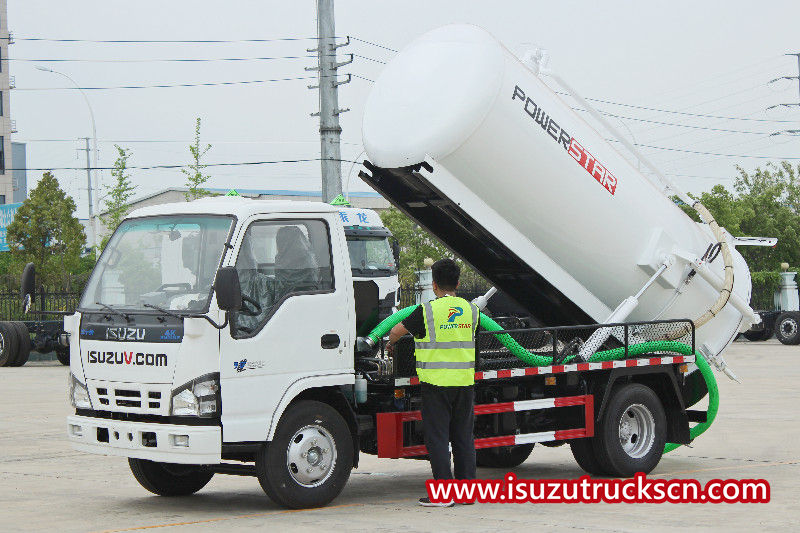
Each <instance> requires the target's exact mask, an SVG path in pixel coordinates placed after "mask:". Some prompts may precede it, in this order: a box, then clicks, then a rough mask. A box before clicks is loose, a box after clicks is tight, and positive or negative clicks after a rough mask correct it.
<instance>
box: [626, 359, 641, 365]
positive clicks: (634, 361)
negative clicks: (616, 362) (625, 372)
mask: <svg viewBox="0 0 800 533" xmlns="http://www.w3.org/2000/svg"><path fill="white" fill-rule="evenodd" d="M638 364H639V363H638V362H637V361H636V359H628V360H627V361H625V366H637V365H638Z"/></svg>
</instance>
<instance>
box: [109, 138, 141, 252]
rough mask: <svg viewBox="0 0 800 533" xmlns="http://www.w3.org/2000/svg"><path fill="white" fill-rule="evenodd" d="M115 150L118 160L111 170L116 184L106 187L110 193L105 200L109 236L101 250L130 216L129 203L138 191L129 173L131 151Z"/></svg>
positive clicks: (116, 146) (115, 146)
mask: <svg viewBox="0 0 800 533" xmlns="http://www.w3.org/2000/svg"><path fill="white" fill-rule="evenodd" d="M114 148H116V149H117V160H116V161H114V168H113V170H111V176H112V177H113V178H114V183H113V184H112V185H111V186H108V185H107V186H106V190H107V191H108V192H107V194H106V200H105V204H106V213H107V214H106V216H105V218H104V220H103V222H104V223H105V226H106V228H108V235H106V236H105V237H103V242H102V245H101V248H105V247H106V243H108V239H109V237H110V236H111V234H112V233H114V230H116V229H117V227H118V226H119V225H120V223H121V222H122V219H123V218H125V215H127V214H128V209H130V206H129V205H128V203H129V201H130V199H131V197H132V196H133V195H134V191H135V190H136V186H135V185H133V184H132V183H131V179H130V178H131V176H130V174H128V173H127V169H128V158H129V157H130V155H131V152H130V150H126V149H124V148H120V147H119V146H118V145H116V144H115V145H114Z"/></svg>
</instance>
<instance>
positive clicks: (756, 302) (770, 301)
mask: <svg viewBox="0 0 800 533" xmlns="http://www.w3.org/2000/svg"><path fill="white" fill-rule="evenodd" d="M750 277H751V279H752V281H753V292H752V297H751V298H750V306H751V307H753V308H754V309H760V310H771V309H773V308H774V307H775V303H774V295H775V291H777V290H778V287H779V286H780V284H781V275H780V273H778V272H774V271H768V272H759V271H756V272H750Z"/></svg>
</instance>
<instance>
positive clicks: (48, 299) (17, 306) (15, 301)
mask: <svg viewBox="0 0 800 533" xmlns="http://www.w3.org/2000/svg"><path fill="white" fill-rule="evenodd" d="M80 297H81V295H80V293H77V292H44V291H39V293H38V294H37V295H36V303H35V304H34V305H32V306H31V309H32V310H34V311H69V312H71V311H74V310H75V308H76V307H77V306H78V301H79V300H80ZM34 318H40V317H39V316H37V315H26V314H25V313H23V311H22V299H21V298H20V295H19V292H0V320H32V319H34Z"/></svg>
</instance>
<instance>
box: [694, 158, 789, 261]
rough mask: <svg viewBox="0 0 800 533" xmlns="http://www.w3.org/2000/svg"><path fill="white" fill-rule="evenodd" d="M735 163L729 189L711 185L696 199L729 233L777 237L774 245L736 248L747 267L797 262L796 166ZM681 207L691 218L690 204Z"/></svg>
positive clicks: (784, 163)
mask: <svg viewBox="0 0 800 533" xmlns="http://www.w3.org/2000/svg"><path fill="white" fill-rule="evenodd" d="M736 168H737V170H738V171H739V176H738V177H737V178H736V181H735V182H734V184H733V189H734V192H731V191H729V190H728V189H726V188H725V187H724V186H722V185H716V186H714V188H713V189H711V191H710V192H704V193H703V194H702V195H700V197H699V200H700V201H701V202H702V203H703V205H705V206H706V207H707V208H708V210H709V211H711V214H713V215H714V218H716V219H717V222H719V224H720V225H721V226H723V227H724V228H725V229H727V230H728V231H729V232H730V233H731V234H732V235H734V236H753V237H777V238H778V245H777V246H776V247H775V248H764V247H756V246H743V247H741V248H739V252H740V253H741V254H742V256H743V257H744V258H745V260H746V261H747V264H748V265H749V267H750V270H751V271H753V272H758V271H777V270H778V268H779V266H780V264H781V263H782V262H788V263H789V264H792V265H798V264H800V182H799V181H798V180H799V179H800V166H798V167H793V166H792V165H791V164H790V163H787V162H785V161H784V162H782V163H780V164H775V163H769V164H767V166H766V168H764V169H761V168H757V169H756V170H755V171H753V172H752V173H748V172H747V171H745V170H744V169H742V168H741V167H736ZM682 207H683V208H684V210H685V211H687V213H689V214H690V216H693V218H695V220H697V217H696V215H695V214H694V212H693V210H692V209H691V208H690V207H688V206H682Z"/></svg>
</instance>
